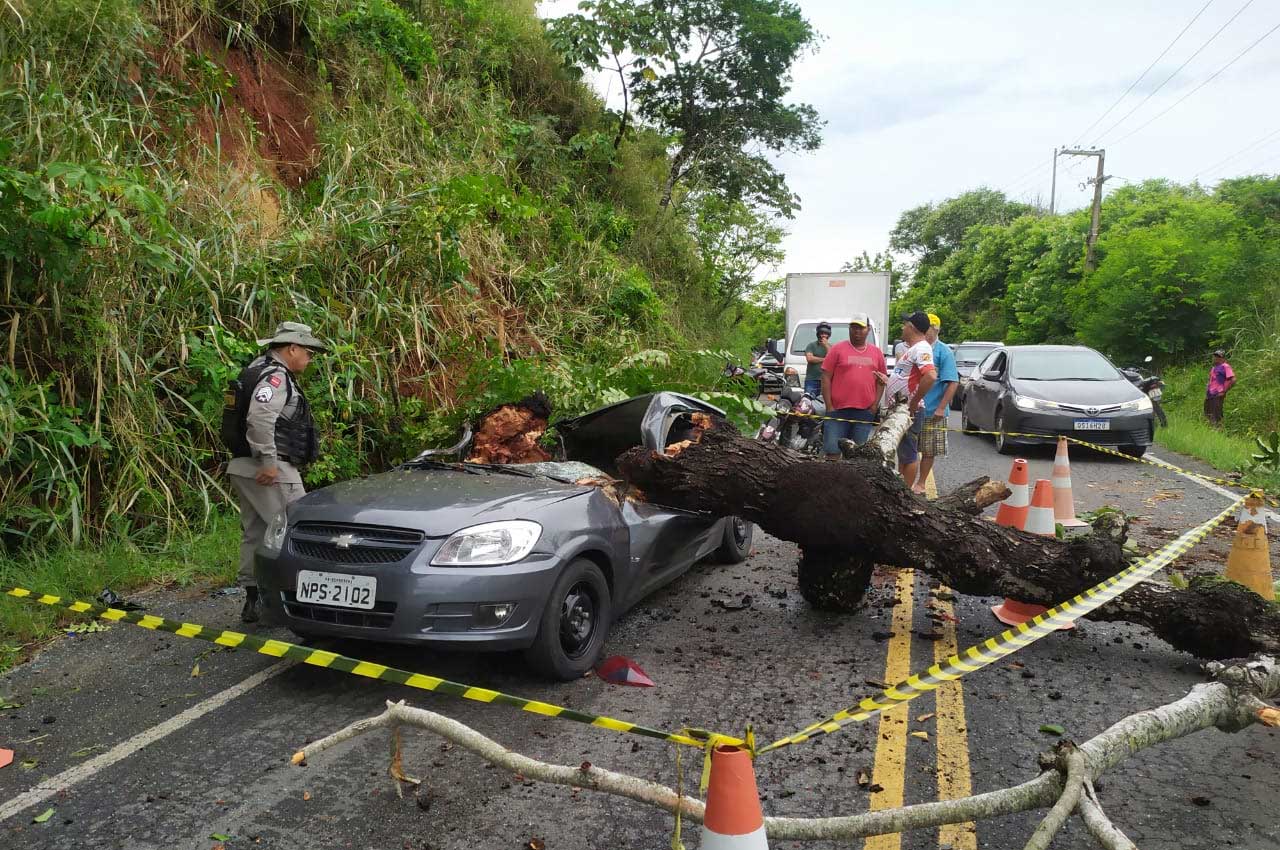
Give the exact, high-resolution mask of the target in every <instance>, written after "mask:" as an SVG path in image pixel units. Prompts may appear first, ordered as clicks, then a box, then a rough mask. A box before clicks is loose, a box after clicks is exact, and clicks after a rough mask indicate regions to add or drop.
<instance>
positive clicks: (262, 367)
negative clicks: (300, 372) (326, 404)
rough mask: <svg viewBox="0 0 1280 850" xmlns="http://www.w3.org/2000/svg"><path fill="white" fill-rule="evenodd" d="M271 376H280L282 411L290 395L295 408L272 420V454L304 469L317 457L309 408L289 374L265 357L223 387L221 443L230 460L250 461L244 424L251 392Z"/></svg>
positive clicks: (250, 450) (317, 451)
mask: <svg viewBox="0 0 1280 850" xmlns="http://www.w3.org/2000/svg"><path fill="white" fill-rule="evenodd" d="M274 373H280V374H282V375H284V387H285V409H286V410H288V407H289V401H290V399H292V398H293V396H294V394H297V396H298V404H297V406H296V407H295V408H294V411H293V413H292V415H289V416H286V415H285V414H284V413H283V412H282V413H281V414H280V417H279V418H278V419H276V433H275V438H276V454H277V455H278V456H279V458H280V459H281V460H285V461H288V462H289V463H292V464H294V465H295V466H305V465H306V464H308V463H311V462H312V461H313V460H315V459H316V458H317V457H319V456H320V445H319V440H318V439H317V437H316V423H315V420H314V419H313V418H312V416H311V405H310V404H308V403H307V397H306V396H305V395H303V394H302V388H301V387H299V386H298V384H297V382H296V381H294V379H293V374H292V373H291V372H290V371H289V370H288V369H286V368H285V367H284V366H283V365H281V364H280V363H279V362H277V361H275V360H273V359H271V358H268V357H266V356H265V355H264V356H262V357H259V358H257V359H256V360H254V361H253V362H252V363H250V364H249V365H248V366H246V367H244V369H242V370H241V372H240V375H239V377H237V378H235V379H234V380H232V381H230V382H229V383H228V384H227V390H226V393H225V395H224V404H223V407H222V442H223V443H224V444H225V445H226V447H227V448H228V449H230V450H231V455H232V457H253V451H252V449H250V448H249V439H248V428H247V426H246V423H245V420H246V417H247V416H248V415H249V404H250V403H251V397H252V395H253V390H254V388H255V387H256V386H258V382H259V381H261V380H262V379H263V378H265V377H267V376H268V375H271V374H274Z"/></svg>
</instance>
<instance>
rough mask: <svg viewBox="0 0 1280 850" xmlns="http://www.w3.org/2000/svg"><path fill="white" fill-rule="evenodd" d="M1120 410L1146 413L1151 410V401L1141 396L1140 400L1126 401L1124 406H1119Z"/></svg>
mask: <svg viewBox="0 0 1280 850" xmlns="http://www.w3.org/2000/svg"><path fill="white" fill-rule="evenodd" d="M1120 409H1121V410H1137V411H1139V412H1146V411H1148V410H1150V409H1151V399H1150V398H1148V397H1147V396H1143V397H1142V398H1137V399H1134V400H1133V401H1126V402H1125V403H1124V404H1122V405H1120Z"/></svg>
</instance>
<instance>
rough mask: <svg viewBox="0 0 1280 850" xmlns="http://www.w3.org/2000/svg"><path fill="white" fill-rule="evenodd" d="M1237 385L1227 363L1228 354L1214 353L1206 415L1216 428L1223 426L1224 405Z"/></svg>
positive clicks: (1205, 400)
mask: <svg viewBox="0 0 1280 850" xmlns="http://www.w3.org/2000/svg"><path fill="white" fill-rule="evenodd" d="M1235 385H1236V373H1235V371H1234V370H1233V369H1232V368H1231V364H1230V363H1228V362H1227V352H1225V351H1223V350H1222V349H1221V348H1219V349H1218V350H1217V351H1215V352H1213V366H1212V367H1211V368H1210V369H1209V385H1208V386H1207V387H1205V392H1204V415H1205V418H1206V419H1208V420H1209V424H1210V425H1213V426H1214V427H1215V428H1216V427H1218V426H1219V425H1221V424H1222V403H1223V402H1224V401H1226V400H1227V392H1228V391H1229V390H1230V389H1231V388H1232V387H1234V386H1235Z"/></svg>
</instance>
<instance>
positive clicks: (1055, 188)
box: [1049, 148, 1058, 215]
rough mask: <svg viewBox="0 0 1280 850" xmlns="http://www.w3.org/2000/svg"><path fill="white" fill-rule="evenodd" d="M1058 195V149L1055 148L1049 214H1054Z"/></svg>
mask: <svg viewBox="0 0 1280 850" xmlns="http://www.w3.org/2000/svg"><path fill="white" fill-rule="evenodd" d="M1057 197H1058V149H1057V148H1054V149H1053V182H1052V183H1050V184H1049V215H1053V202H1054V200H1055V199H1056V198H1057Z"/></svg>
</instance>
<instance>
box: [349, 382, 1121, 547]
mask: <svg viewBox="0 0 1280 850" xmlns="http://www.w3.org/2000/svg"><path fill="white" fill-rule="evenodd" d="M1085 412H1086V413H1088V414H1089V415H1090V416H1097V415H1098V408H1096V407H1086V408H1085ZM347 536H348V537H349V536H350V535H347Z"/></svg>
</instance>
